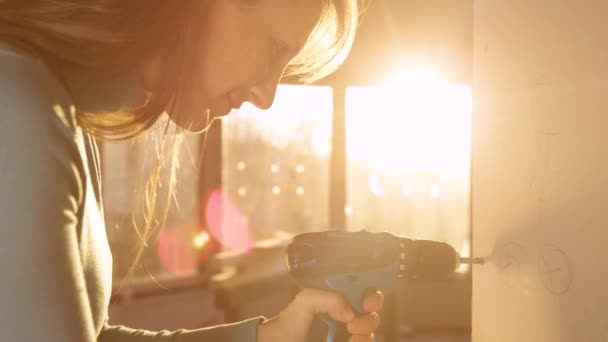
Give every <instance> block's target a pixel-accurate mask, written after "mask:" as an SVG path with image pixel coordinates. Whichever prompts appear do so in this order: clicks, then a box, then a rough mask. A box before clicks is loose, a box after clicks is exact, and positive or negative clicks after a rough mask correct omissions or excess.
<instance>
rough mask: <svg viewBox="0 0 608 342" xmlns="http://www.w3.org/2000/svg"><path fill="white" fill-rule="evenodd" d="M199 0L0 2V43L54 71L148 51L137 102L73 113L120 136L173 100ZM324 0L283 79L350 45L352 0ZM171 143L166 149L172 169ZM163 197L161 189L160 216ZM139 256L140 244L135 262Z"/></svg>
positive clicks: (308, 71)
mask: <svg viewBox="0 0 608 342" xmlns="http://www.w3.org/2000/svg"><path fill="white" fill-rule="evenodd" d="M204 1H205V0H190V1H174V0H28V1H23V0H0V41H3V42H6V43H8V44H11V45H14V46H15V47H18V48H20V49H22V50H25V51H28V52H30V53H32V54H34V55H36V56H37V57H39V58H41V59H42V60H43V61H44V62H45V63H46V64H47V66H48V67H49V69H50V70H51V71H53V72H55V73H56V74H59V73H58V70H60V69H64V68H68V69H70V68H71V69H75V70H78V69H82V70H89V71H97V72H99V71H101V72H104V73H105V74H110V75H112V74H115V75H120V74H121V73H124V72H126V71H129V70H135V69H137V68H139V67H140V65H141V63H142V61H143V60H145V59H146V58H148V57H150V56H159V57H160V65H161V76H160V80H159V82H155V85H154V88H152V89H148V92H149V96H148V99H147V101H146V103H145V104H144V105H142V106H141V107H138V108H125V109H124V110H122V111H120V112H116V113H88V112H81V111H79V112H77V119H78V123H79V125H80V126H81V127H82V128H83V129H84V130H86V131H87V132H89V133H90V134H93V135H94V136H95V137H97V138H101V139H111V140H126V139H130V138H132V137H135V136H138V135H139V134H140V133H142V132H144V131H146V130H147V129H148V128H150V127H151V126H152V125H154V123H155V122H156V121H157V120H158V119H159V118H160V117H161V115H162V114H163V113H165V112H172V111H173V110H174V109H175V106H176V103H177V102H179V96H180V94H181V93H183V92H182V90H183V89H184V87H186V84H187V83H188V82H187V81H188V80H187V79H186V77H187V75H188V67H189V66H191V65H193V63H196V62H197V59H198V56H196V55H195V53H194V52H193V51H192V48H191V46H192V45H193V44H190V42H192V41H193V40H192V39H195V35H196V34H197V33H196V32H197V31H199V29H198V26H200V20H196V19H197V18H193V17H194V16H193V15H191V13H192V12H193V11H192V10H191V9H192V8H191V7H192V6H200V4H201V3H202V2H204ZM219 1H224V0H219ZM323 1H324V3H323V11H322V14H321V17H320V20H319V22H318V24H317V26H316V27H315V29H314V30H313V32H312V34H311V35H310V38H309V41H308V42H307V44H306V45H305V47H304V49H303V50H302V51H301V53H300V54H298V56H296V58H294V59H293V60H292V62H291V63H290V64H289V65H288V67H287V69H286V75H288V76H290V77H298V78H300V79H301V80H302V81H306V82H310V81H314V80H317V79H319V78H322V77H324V76H326V75H328V74H330V73H331V72H333V71H334V70H336V68H337V67H338V66H339V65H340V64H342V62H343V61H344V59H345V58H346V56H347V55H348V52H349V51H350V48H351V46H352V43H353V39H354V35H355V31H356V26H357V21H358V15H359V4H358V0H323ZM58 77H59V75H58ZM202 112H203V111H202V110H201V113H202ZM160 145H161V146H164V145H165V143H164V142H163V143H161V144H160ZM176 145H177V143H176V144H175V145H174V148H173V150H172V152H171V153H170V155H169V156H170V157H171V161H170V163H169V165H170V168H171V169H173V168H174V165H175V163H174V160H175V155H176V153H175V151H176V149H177V147H176ZM163 154H164V152H163V153H157V155H158V157H157V166H158V167H156V168H155V170H154V171H153V172H152V175H151V177H150V180H149V181H148V184H147V186H146V209H145V216H146V221H145V222H146V223H145V225H146V228H145V231H144V232H139V234H140V236H141V238H142V240H143V241H144V244H145V241H147V239H148V238H149V237H150V235H151V232H150V231H151V226H152V225H153V224H152V223H153V221H154V220H153V216H154V215H153V213H154V209H155V208H156V206H157V204H156V192H157V188H158V182H159V174H160V171H159V168H160V165H161V164H162V158H163ZM170 174H171V175H173V174H174V172H173V171H171V172H170ZM169 203H170V194H169V193H168V196H167V206H166V208H167V209H166V210H165V211H164V215H163V217H166V214H167V210H168V207H169ZM161 221H162V220H161ZM140 255H141V250H140V252H139V253H138V255H137V257H136V260H137V259H139V256H140Z"/></svg>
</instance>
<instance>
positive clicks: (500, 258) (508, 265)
mask: <svg viewBox="0 0 608 342" xmlns="http://www.w3.org/2000/svg"><path fill="white" fill-rule="evenodd" d="M524 260H525V252H524V248H523V246H521V245H520V244H518V243H515V242H509V243H506V244H504V245H502V246H501V247H500V249H499V251H498V253H497V258H496V265H497V267H498V272H499V274H500V277H501V278H502V279H503V281H504V282H505V284H507V286H508V287H516V286H518V287H520V286H523V283H522V281H521V274H522V271H521V264H522V262H523V261H524Z"/></svg>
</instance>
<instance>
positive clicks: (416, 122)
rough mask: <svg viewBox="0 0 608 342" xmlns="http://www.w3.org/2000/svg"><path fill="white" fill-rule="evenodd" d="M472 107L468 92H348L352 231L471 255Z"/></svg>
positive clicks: (455, 88) (458, 88)
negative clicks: (432, 242) (441, 244)
mask: <svg viewBox="0 0 608 342" xmlns="http://www.w3.org/2000/svg"><path fill="white" fill-rule="evenodd" d="M471 102H472V100H471V91H470V87H469V86H465V85H448V84H441V83H436V82H426V83H420V84H418V83H412V84H409V85H408V84H402V85H396V84H393V85H385V86H374V87H351V88H348V89H347V92H346V140H347V155H348V162H347V164H348V165H347V168H348V177H347V179H348V184H347V205H346V208H345V214H346V216H347V226H348V228H349V229H351V230H359V229H366V230H369V231H385V230H386V231H389V232H392V233H395V234H401V235H406V236H410V237H414V238H422V239H438V240H443V241H446V242H448V243H450V244H452V245H453V246H454V247H455V248H456V249H457V250H458V251H460V252H461V253H463V254H464V255H468V253H469V246H470V245H469V205H470V203H469V193H470V172H469V165H470V140H471V138H470V136H471V132H470V131H471Z"/></svg>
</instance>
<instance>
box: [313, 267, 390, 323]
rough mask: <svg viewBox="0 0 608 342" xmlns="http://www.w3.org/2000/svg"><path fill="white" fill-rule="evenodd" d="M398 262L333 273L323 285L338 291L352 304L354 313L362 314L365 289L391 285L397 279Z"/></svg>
mask: <svg viewBox="0 0 608 342" xmlns="http://www.w3.org/2000/svg"><path fill="white" fill-rule="evenodd" d="M398 273H399V262H395V263H393V264H390V265H388V266H385V267H383V268H378V269H373V270H368V271H363V272H359V273H345V274H334V275H330V276H327V277H326V278H325V280H324V283H325V285H326V286H327V287H328V288H329V289H331V290H334V291H336V292H338V293H340V294H341V295H342V296H343V297H344V298H345V299H346V300H347V301H348V303H349V304H350V305H351V306H352V308H353V309H354V310H355V313H356V314H362V313H363V312H364V311H365V310H364V309H363V303H362V301H363V296H364V295H365V292H366V291H367V290H370V289H372V290H377V289H381V288H383V287H387V286H390V285H392V284H393V283H395V282H396V281H397V274H398Z"/></svg>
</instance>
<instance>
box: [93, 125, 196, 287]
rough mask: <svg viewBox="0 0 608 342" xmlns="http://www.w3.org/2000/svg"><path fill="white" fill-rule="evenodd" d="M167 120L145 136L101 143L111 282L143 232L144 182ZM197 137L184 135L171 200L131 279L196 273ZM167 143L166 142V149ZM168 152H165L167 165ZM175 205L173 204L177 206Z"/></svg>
mask: <svg viewBox="0 0 608 342" xmlns="http://www.w3.org/2000/svg"><path fill="white" fill-rule="evenodd" d="M164 127H165V121H163V120H160V121H159V123H158V124H157V125H156V126H155V127H154V128H153V129H152V130H151V131H149V132H148V133H146V134H145V135H143V136H142V137H139V138H137V139H135V140H133V141H128V142H108V141H105V142H100V143H99V145H100V147H101V150H102V176H103V183H102V188H103V196H104V210H105V219H106V227H107V233H108V240H109V242H110V247H111V249H112V254H113V259H114V282H115V284H119V283H120V282H121V281H122V280H123V279H124V277H125V276H126V275H127V273H128V271H129V269H130V268H131V266H132V265H133V263H134V259H135V251H136V250H137V248H138V246H140V245H141V241H142V239H141V238H140V235H139V234H138V233H137V231H136V228H135V224H134V222H135V223H136V225H137V228H138V229H139V231H143V230H144V226H145V224H144V219H143V218H144V194H145V182H146V181H147V180H148V178H149V175H150V173H151V171H152V169H153V167H154V165H155V157H156V153H157V152H156V144H157V142H158V141H159V139H161V137H162V135H163V130H164ZM199 139H200V136H197V135H184V136H183V140H182V144H181V145H180V146H179V159H178V160H179V168H178V169H177V170H176V175H175V179H176V182H175V184H174V191H175V198H174V199H172V200H171V201H172V202H171V209H170V211H169V213H168V217H167V221H166V223H165V224H164V225H163V226H161V227H158V228H159V229H157V230H156V231H155V234H154V235H153V236H152V238H150V239H149V247H147V248H146V249H145V252H144V254H143V257H142V259H141V261H140V262H139V263H138V264H139V266H138V267H137V268H136V272H135V274H134V275H133V277H132V278H131V279H129V281H135V282H136V281H142V280H148V281H149V280H150V279H151V277H154V278H164V277H174V276H180V275H190V274H193V273H195V272H196V270H197V266H198V258H199V254H200V253H199V251H198V250H199V249H200V247H199V246H198V245H197V243H196V242H197V239H200V236H199V235H200V234H199V233H200V229H199V227H198V224H197V217H198V214H197V201H198V186H197V185H198V170H197V167H196V163H195V160H197V158H196V157H197V156H198V149H199V148H198V146H199ZM170 145H171V144H170V143H167V144H166V146H167V147H169V146H170ZM169 154H170V151H169V150H167V151H165V153H163V156H165V157H164V158H165V163H167V164H168V163H169ZM159 181H160V182H161V184H162V186H161V188H160V190H159V191H158V197H157V201H158V205H157V207H156V217H162V212H163V210H164V209H165V204H166V202H167V193H166V189H167V188H168V184H169V182H170V175H169V169H168V168H163V169H162V172H161V174H160V177H159ZM176 203H177V205H176Z"/></svg>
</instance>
